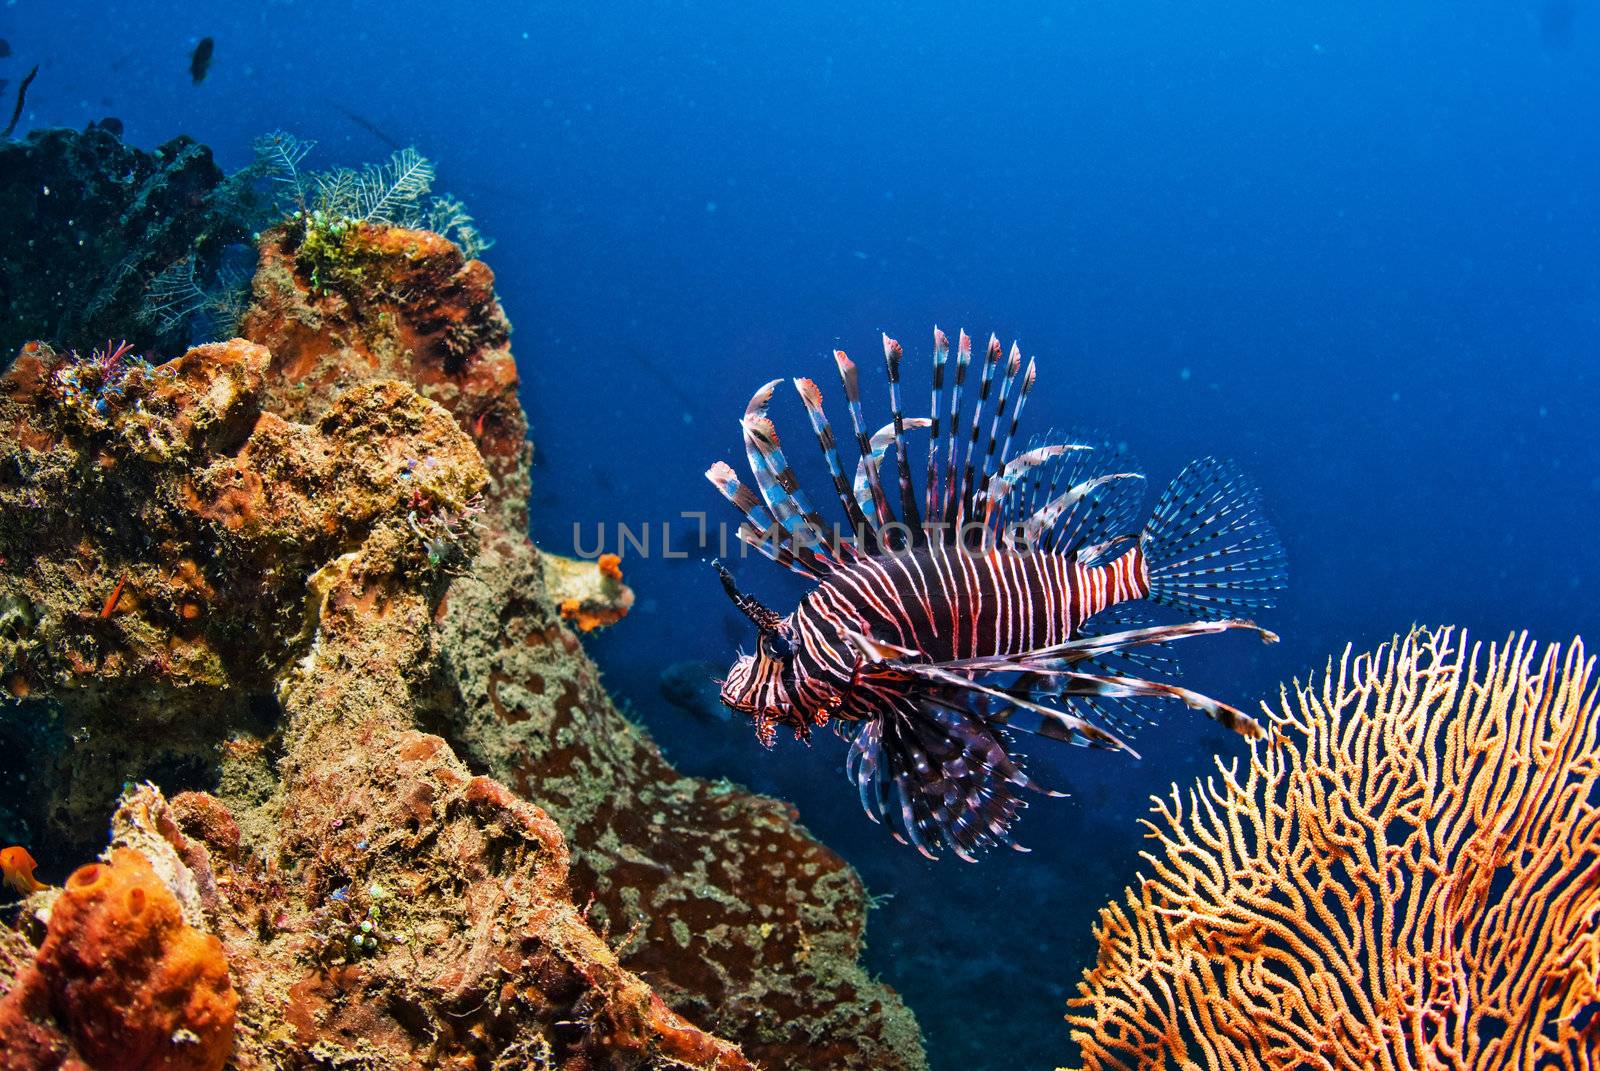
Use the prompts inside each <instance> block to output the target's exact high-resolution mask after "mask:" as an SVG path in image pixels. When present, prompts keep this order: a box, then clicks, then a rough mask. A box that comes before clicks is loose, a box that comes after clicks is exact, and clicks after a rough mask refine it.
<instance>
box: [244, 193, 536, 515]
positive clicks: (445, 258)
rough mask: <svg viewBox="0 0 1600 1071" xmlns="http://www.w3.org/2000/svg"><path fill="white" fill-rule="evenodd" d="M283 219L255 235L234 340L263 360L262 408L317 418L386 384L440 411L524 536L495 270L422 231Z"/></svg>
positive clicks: (520, 438)
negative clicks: (253, 263)
mask: <svg viewBox="0 0 1600 1071" xmlns="http://www.w3.org/2000/svg"><path fill="white" fill-rule="evenodd" d="M307 234H308V231H307V225H306V224H305V223H304V222H300V221H293V222H290V223H285V224H283V225H282V226H279V227H276V228H274V229H272V230H270V231H268V232H267V233H265V234H264V235H262V238H261V243H260V250H261V259H260V264H259V266H258V268H257V270H256V276H255V283H254V287H253V301H252V305H251V308H250V310H249V311H248V312H247V313H246V314H245V317H244V321H243V323H242V325H241V327H240V332H241V333H242V334H243V335H244V336H245V337H247V338H250V339H253V340H254V341H256V342H259V343H261V344H262V345H264V346H266V347H267V348H268V349H269V350H271V351H272V370H271V375H270V376H269V377H268V391H269V392H270V395H271V403H270V408H272V410H273V411H274V412H278V413H281V414H283V415H284V416H286V417H288V418H289V419H291V420H304V421H312V420H315V419H316V418H318V417H320V416H321V415H322V413H323V412H324V411H325V410H326V409H327V408H328V406H329V405H331V404H332V402H333V399H334V398H335V397H336V396H337V395H338V394H339V393H340V392H341V391H343V390H344V389H346V388H347V387H349V386H350V385H352V384H354V383H358V382H361V381H362V380H366V379H374V378H385V377H388V378H394V379H401V380H404V381H406V382H407V383H410V384H411V385H412V387H413V388H415V389H416V390H417V391H418V392H419V393H420V394H422V395H423V396H424V397H426V398H430V399H432V400H433V401H436V402H438V403H439V404H440V405H442V406H444V408H445V409H447V410H449V411H450V413H451V414H452V415H453V416H454V417H455V418H456V421H457V422H458V423H459V424H460V425H461V427H462V429H463V430H464V431H465V432H466V433H467V434H468V435H470V436H471V437H472V440H473V442H474V443H475V444H476V445H477V447H478V451H479V453H480V454H482V456H483V461H484V464H485V466H486V467H487V468H488V470H489V478H490V485H489V489H488V492H487V494H486V498H487V499H488V501H489V503H490V506H491V512H493V511H495V510H497V509H498V510H503V511H504V512H503V513H502V515H501V517H500V520H501V522H502V524H503V525H504V526H505V527H506V528H507V529H510V530H518V531H520V530H521V529H523V528H526V527H527V519H528V518H527V488H528V461H529V458H530V457H531V447H530V446H529V445H528V438H527V436H528V423H527V420H526V418H525V417H524V416H523V412H522V405H521V403H520V402H519V401H518V400H517V367H516V362H515V361H513V360H512V357H511V350H510V348H509V346H508V342H509V340H510V337H511V325H510V324H509V323H508V322H507V321H506V318H505V315H504V314H503V313H502V312H501V311H500V305H499V302H498V301H497V300H496V298H495V293H494V273H493V272H491V271H490V270H489V267H488V265H486V264H484V263H483V262H482V261H479V260H467V259H465V258H464V257H463V256H462V255H461V251H460V250H459V249H457V248H456V246H455V245H454V244H453V243H452V242H450V241H449V240H447V239H445V238H442V237H440V236H439V235H437V234H433V233H432V232H430V231H413V230H406V229H403V228H400V227H377V226H371V225H368V224H360V225H353V226H351V227H350V228H349V229H347V230H344V231H342V232H340V233H339V234H338V235H336V236H335V235H330V234H328V233H326V232H325V231H317V230H312V231H311V232H310V235H311V240H310V241H308V238H307Z"/></svg>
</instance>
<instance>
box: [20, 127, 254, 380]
mask: <svg viewBox="0 0 1600 1071" xmlns="http://www.w3.org/2000/svg"><path fill="white" fill-rule="evenodd" d="M247 193H248V191H247V190H246V189H245V188H244V186H243V185H241V184H233V185H231V186H230V184H229V183H228V182H227V179H226V178H225V176H224V175H223V173H222V169H221V168H219V167H218V166H217V165H216V162H215V161H214V160H213V159H212V156H211V150H210V149H208V148H207V147H206V146H204V145H201V144H198V143H196V142H195V141H193V140H192V139H190V138H185V137H179V138H174V139H173V140H171V141H169V142H167V143H166V144H165V145H162V146H160V147H159V148H157V149H155V150H153V151H145V150H142V149H137V148H134V147H132V146H128V145H124V144H123V143H122V141H121V139H120V138H119V137H118V136H117V135H116V134H115V133H113V132H112V130H110V129H106V128H104V127H101V126H97V125H94V124H91V125H90V127H89V129H87V130H84V131H82V132H79V131H73V130H35V131H33V132H32V133H30V134H29V135H28V136H27V137H26V138H24V139H21V140H17V141H11V140H6V139H0V215H3V216H4V218H6V219H8V220H15V221H19V223H20V221H27V225H26V226H22V225H18V226H11V227H8V228H6V231H5V232H4V236H3V237H0V305H4V306H5V309H6V315H5V317H3V318H0V324H3V326H0V354H4V358H3V359H9V358H10V357H11V355H12V354H14V353H16V352H17V349H18V347H20V346H21V345H22V344H23V343H25V342H28V341H31V340H37V339H44V340H49V341H51V342H54V343H55V344H57V345H61V346H66V347H72V348H76V349H82V350H87V349H88V348H89V347H91V346H94V345H98V344H100V343H103V342H104V341H105V340H106V339H107V338H127V339H129V340H130V341H132V342H133V343H134V344H136V345H138V346H139V347H141V348H143V347H147V346H151V345H154V344H155V343H156V342H157V341H158V340H161V338H162V336H163V334H164V333H166V332H164V331H163V329H162V327H161V326H160V324H159V323H157V322H156V321H153V320H151V319H150V318H149V317H147V316H145V315H143V313H144V311H145V305H146V297H147V289H148V285H149V282H150V280H151V279H152V278H153V277H155V276H156V275H158V274H159V273H161V272H162V271H163V270H166V269H167V268H169V267H171V266H172V265H173V264H176V263H179V262H182V261H184V260H185V259H186V258H189V257H191V256H192V257H194V258H195V261H196V262H197V263H198V264H199V265H200V270H201V272H202V274H204V273H206V272H208V271H211V272H214V271H215V270H216V268H217V267H218V265H219V263H220V260H221V257H222V253H223V249H224V247H226V246H228V245H229V244H231V243H237V242H245V241H248V240H249V228H248V227H247V226H246V225H245V221H244V219H243V216H242V214H241V212H240V207H241V206H240V203H239V198H240V196H241V195H246V194H247Z"/></svg>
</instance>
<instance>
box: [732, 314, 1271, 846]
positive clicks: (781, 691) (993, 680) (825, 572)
mask: <svg viewBox="0 0 1600 1071" xmlns="http://www.w3.org/2000/svg"><path fill="white" fill-rule="evenodd" d="M884 353H885V357H886V359H887V363H888V379H889V391H890V406H891V409H892V415H893V419H892V421H891V422H890V423H889V424H888V425H886V426H885V427H884V428H882V429H881V430H879V431H878V432H877V433H876V434H869V433H868V429H867V427H866V425H864V424H863V422H862V411H861V400H860V389H859V376H858V373H857V369H856V366H855V364H854V363H853V362H852V361H851V360H850V359H849V357H847V356H846V355H845V354H844V353H843V352H841V351H836V352H835V353H834V359H835V362H836V364H837V366H838V369H839V374H840V379H841V382H842V384H843V388H844V392H845V397H846V401H847V404H848V407H849V411H850V420H851V425H852V430H853V432H854V438H855V441H856V447H857V451H858V453H859V455H860V456H859V460H858V461H857V463H856V466H855V472H854V475H853V479H852V478H849V477H847V475H846V470H845V468H844V463H843V461H842V460H841V458H840V455H839V449H838V444H837V442H836V440H835V438H834V433H833V428H832V425H831V424H830V423H829V421H828V418H827V415H826V414H825V412H824V411H823V405H822V394H821V391H820V390H819V389H818V388H817V386H816V384H815V383H812V382H811V381H810V380H805V379H798V380H795V381H794V385H795V387H796V389H797V390H798V392H799V394H800V399H801V401H802V403H803V404H804V406H805V408H806V411H807V414H808V415H809V417H810V420H811V426H812V431H813V432H814V433H815V436H816V438H817V441H818V443H819V444H820V446H821V449H822V455H823V458H824V459H825V460H826V462H827V465H828V468H829V471H830V473H831V474H832V477H833V484H834V490H835V492H836V493H837V496H838V499H839V504H840V507H841V509H842V511H843V513H844V517H845V521H844V523H843V524H836V525H834V526H833V527H831V528H830V527H829V526H828V525H827V524H826V523H825V522H824V521H823V519H822V517H821V515H820V514H819V513H818V512H817V510H816V509H815V507H814V506H813V505H812V504H811V502H810V501H809V499H808V498H807V496H806V495H805V493H804V492H803V491H802V490H801V488H800V486H799V480H798V479H797V478H796V476H795V474H794V471H793V469H792V467H791V466H790V464H789V462H788V460H787V458H786V457H785V456H784V453H783V449H782V447H781V445H780V443H779V440H778V434H777V430H776V429H775V428H774V426H773V424H772V421H771V419H770V418H769V417H768V416H767V406H768V405H769V403H770V402H771V400H772V397H773V393H774V391H775V389H776V388H777V386H778V384H779V383H780V382H782V381H781V380H774V381H772V382H771V383H768V384H766V385H765V386H764V387H762V388H761V389H760V390H759V391H757V392H756V395H755V397H754V398H752V399H751V401H750V405H749V407H748V408H747V409H746V411H745V416H744V420H743V422H742V425H741V426H742V431H743V438H744V444H745V453H746V456H747V460H748V463H749V466H750V472H751V477H752V481H753V484H752V485H750V486H747V485H745V484H743V483H741V482H740V481H739V479H738V477H737V476H736V475H735V474H734V471H733V469H732V467H731V466H729V465H727V464H726V463H722V462H719V463H717V464H716V465H713V466H712V467H711V469H710V470H709V471H708V472H707V473H706V475H707V477H708V478H709V479H710V480H711V481H712V483H714V484H715V485H716V486H717V488H718V489H719V490H720V491H721V492H722V494H723V495H724V497H726V498H727V499H728V500H729V501H730V502H732V503H733V504H734V506H735V507H736V508H737V509H739V511H740V512H741V513H742V514H743V515H744V518H745V520H744V523H743V524H742V525H741V526H740V529H739V535H740V538H741V539H742V540H743V541H744V542H745V543H746V544H748V545H749V546H751V547H753V548H755V549H756V550H757V551H759V552H760V553H762V554H763V555H765V556H766V557H768V558H770V559H771V560H773V561H775V562H777V563H779V564H781V565H783V566H786V567H787V568H789V569H790V570H792V571H794V572H796V573H799V574H801V575H802V576H805V577H806V578H808V579H809V580H810V581H812V582H813V584H814V586H813V587H812V589H811V590H810V591H809V592H808V593H807V594H806V596H805V597H804V598H803V599H802V600H801V601H800V604H799V606H798V607H797V608H796V609H795V611H794V612H793V613H792V614H790V615H788V616H787V617H784V616H781V615H779V614H777V613H776V612H774V611H772V610H769V609H767V608H766V607H765V606H763V605H761V603H760V602H758V601H757V600H756V599H755V598H754V597H752V596H750V595H747V594H743V593H741V592H740V591H739V590H738V588H737V587H736V586H735V584H734V581H733V577H732V576H731V575H730V574H729V573H728V571H727V570H726V569H725V568H723V566H722V565H721V564H720V563H718V565H717V569H718V571H719V573H720V575H721V577H722V583H723V586H724V588H725V589H726V590H727V592H728V595H729V597H730V598H732V599H733V601H734V603H735V604H736V605H737V606H738V607H739V608H740V609H741V610H742V611H743V612H744V613H745V614H746V615H747V616H749V617H750V619H751V620H752V621H753V622H754V623H755V625H756V629H757V632H758V634H759V643H758V646H757V650H756V653H755V654H753V655H743V656H741V657H740V658H739V659H738V661H737V662H736V663H735V664H734V666H733V668H732V669H731V670H729V672H728V676H727V679H726V680H725V681H724V682H723V686H722V701H723V702H724V703H726V704H727V705H728V706H729V707H731V708H733V709H735V710H738V711H741V712H743V713H744V714H746V715H747V716H749V718H750V719H751V721H752V723H753V724H754V726H755V730H756V733H757V735H758V736H759V737H760V738H761V740H762V742H763V743H766V744H768V745H769V746H770V745H771V743H772V741H773V739H774V737H775V734H776V727H777V726H778V725H787V726H789V727H790V728H792V729H793V730H794V731H795V734H796V735H797V736H799V737H801V738H804V739H809V737H810V733H811V729H812V728H813V727H816V726H822V725H826V724H829V723H832V724H833V725H834V727H835V728H836V730H837V731H838V732H839V733H840V735H841V736H843V737H844V738H845V739H846V740H847V741H849V745H850V751H849V756H848V759H847V761H846V769H847V772H848V773H849V775H850V777H851V779H852V780H854V781H855V783H856V786H857V788H858V790H859V792H860V794H861V802H862V806H863V807H864V808H865V809H866V812H867V814H868V816H869V817H871V818H873V819H874V820H875V821H876V820H883V821H886V822H888V823H889V825H890V826H891V829H892V830H893V831H894V833H895V836H896V838H897V839H900V840H903V841H906V842H908V843H910V844H912V845H913V846H915V847H916V848H917V849H918V850H919V851H921V852H922V853H923V854H924V855H928V856H930V857H933V856H934V854H935V853H936V852H937V851H938V850H939V849H940V848H941V847H943V848H948V849H949V850H951V851H953V852H954V853H955V854H956V855H958V856H960V857H961V858H963V859H967V860H969V861H970V860H971V859H972V858H973V857H974V853H975V852H977V851H979V850H982V849H984V848H987V847H990V846H993V845H995V844H1011V839H1010V830H1011V826H1012V823H1013V822H1014V821H1015V819H1016V817H1017V814H1018V812H1019V811H1020V810H1021V808H1022V807H1023V806H1024V803H1023V801H1022V798H1021V793H1022V791H1023V790H1032V791H1038V792H1044V793H1047V794H1051V795H1054V794H1056V793H1053V792H1050V790H1048V789H1045V788H1043V787H1042V786H1040V785H1039V784H1037V783H1036V782H1035V781H1034V780H1033V779H1032V778H1031V777H1030V776H1029V775H1028V774H1026V773H1025V772H1024V771H1023V769H1022V765H1021V762H1020V760H1019V759H1018V758H1017V756H1016V755H1015V754H1014V753H1013V750H1012V746H1011V745H1012V740H1013V736H1012V734H1013V733H1014V732H1024V733H1029V734H1032V735H1036V736H1042V737H1048V738H1051V739H1055V740H1062V741H1066V742H1069V743H1074V744H1081V745H1085V746H1090V747H1098V748H1105V749H1111V750H1122V751H1129V752H1132V748H1130V747H1129V746H1128V745H1127V744H1126V743H1125V742H1124V741H1123V739H1122V738H1121V736H1119V735H1118V734H1119V732H1126V731H1127V729H1128V727H1129V726H1130V724H1131V723H1132V722H1134V721H1137V720H1141V719H1142V714H1141V712H1140V709H1139V707H1140V704H1141V703H1142V701H1144V700H1148V699H1161V698H1167V699H1177V700H1179V701H1181V702H1183V703H1185V704H1187V705H1188V706H1190V707H1192V708H1194V709H1197V710H1200V711H1203V712H1204V713H1206V714H1208V715H1209V716H1211V717H1213V718H1215V719H1216V720H1217V721H1219V722H1221V723H1222V724H1223V725H1225V726H1227V727H1229V728H1231V729H1233V730H1235V731H1237V732H1239V733H1241V734H1243V735H1245V736H1251V737H1253V736H1257V735H1259V734H1260V732H1261V727H1260V726H1259V724H1258V723H1257V722H1256V721H1255V720H1254V719H1252V718H1250V717H1249V716H1247V715H1245V714H1243V713H1241V712H1240V711H1238V710H1236V709H1234V708H1233V707H1231V706H1228V705H1227V704H1225V703H1221V702H1218V701H1217V700H1214V699H1210V698H1208V697H1206V696H1203V695H1200V694H1198V693H1196V692H1193V691H1190V690H1188V689H1185V688H1181V687H1179V686H1177V685H1175V684H1171V683H1166V682H1162V681H1156V680H1150V679H1147V678H1145V677H1142V676H1135V675H1133V673H1131V672H1129V669H1130V667H1132V668H1138V667H1146V668H1148V667H1151V666H1154V665H1155V664H1156V663H1158V662H1166V661H1167V659H1165V658H1162V657H1160V656H1159V655H1158V654H1156V652H1158V651H1160V650H1161V649H1162V645H1165V644H1167V643H1170V642H1172V641H1175V640H1179V639H1184V638H1187V637H1190V636H1197V635H1204V634H1210V633H1216V632H1222V631H1226V630H1229V629H1248V630H1252V631H1254V632H1256V633H1258V634H1259V635H1260V636H1261V637H1262V638H1263V639H1265V640H1268V641H1272V640H1275V639H1276V638H1277V637H1275V636H1274V635H1273V634H1272V633H1270V632H1267V631H1266V630H1264V629H1261V628H1259V627H1258V626H1256V625H1255V624H1253V623H1252V622H1249V621H1246V620H1239V619H1237V618H1235V617H1233V616H1232V615H1234V614H1236V613H1241V612H1249V611H1252V610H1256V609H1262V608H1267V607H1269V606H1270V605H1271V603H1272V600H1273V598H1274V597H1275V595H1276V593H1277V592H1278V591H1280V590H1281V589H1282V587H1283V584H1284V576H1285V573H1284V557H1283V551H1282V547H1281V545H1280V544H1279V542H1278V538H1277V535H1276V533H1274V531H1273V530H1272V527H1271V526H1270V524H1269V523H1268V522H1267V520H1266V519H1265V517H1264V516H1263V514H1262V512H1261V509H1260V503H1259V496H1258V494H1257V492H1256V491H1255V489H1254V488H1253V487H1252V486H1251V485H1250V484H1249V483H1247V482H1246V481H1245V480H1244V478H1243V477H1242V476H1240V475H1239V473H1238V472H1237V471H1236V470H1235V469H1234V468H1233V466H1232V465H1230V464H1227V463H1225V462H1219V461H1216V460H1213V459H1209V458H1208V459H1204V460H1201V461H1197V462H1194V463H1193V464H1191V465H1189V466H1188V467H1187V468H1186V469H1185V470H1184V471H1183V473H1182V474H1181V475H1179V477H1178V478H1177V479H1176V480H1174V481H1173V483H1172V484H1171V486H1169V487H1168V488H1167V490H1166V491H1165V493H1164V494H1163V495H1162V496H1161V499H1160V501H1159V502H1158V503H1157V505H1156V508H1155V511H1154V513H1153V514H1152V516H1151V518H1150V520H1149V522H1148V524H1146V525H1145V527H1144V529H1143V530H1142V531H1139V530H1138V529H1137V527H1136V525H1135V517H1136V516H1137V514H1138V512H1139V508H1140V500H1141V497H1142V496H1141V492H1140V487H1141V484H1142V482H1143V477H1142V476H1140V475H1139V474H1138V473H1136V472H1130V471H1121V470H1122V469H1123V468H1126V467H1127V466H1126V465H1125V459H1124V458H1122V457H1121V456H1120V455H1118V454H1117V453H1116V452H1115V451H1112V450H1109V449H1106V448H1104V447H1102V446H1098V445H1096V444H1093V443H1081V442H1062V443H1054V444H1047V445H1041V446H1029V447H1028V448H1027V449H1025V450H1022V451H1021V452H1018V453H1016V454H1013V453H1012V450H1011V447H1012V443H1013V442H1014V441H1015V436H1016V432H1017V427H1018V424H1019V421H1020V418H1021V414H1022V409H1023V405H1024V403H1025V402H1026V401H1027V398H1028V394H1029V392H1030V391H1031V389H1032V387H1033V383H1034V366H1033V363H1032V362H1031V361H1030V362H1029V363H1028V365H1027V368H1026V370H1024V369H1023V366H1022V356H1021V353H1020V351H1019V350H1018V349H1017V347H1016V346H1015V345H1013V346H1012V348H1011V351H1010V353H1009V355H1006V356H1003V355H1002V350H1001V347H1000V343H999V341H998V340H997V339H995V338H994V337H992V336H991V338H990V340H989V345H988V348H987V351H986V353H985V356H984V358H983V360H982V362H981V367H980V368H979V376H978V384H977V388H976V393H977V398H976V401H975V404H974V406H973V412H972V414H971V416H970V419H969V420H968V422H967V424H966V426H965V427H961V424H962V421H961V406H962V395H963V394H964V393H965V392H966V391H967V390H968V388H969V383H968V372H969V369H970V366H971V365H972V363H973V359H972V347H971V341H970V339H969V338H968V336H967V334H966V332H962V333H961V335H960V338H959V342H958V345H957V347H956V353H955V364H956V367H955V375H954V383H953V385H952V389H951V391H950V392H949V395H948V400H949V404H950V417H949V421H948V424H945V423H944V422H942V421H941V411H942V407H943V403H944V401H945V400H946V395H945V392H944V381H945V378H946V371H947V365H948V364H949V360H950V356H951V355H950V344H949V341H948V339H947V338H946V337H945V335H944V333H943V332H941V331H939V330H938V329H935V330H934V357H933V396H932V403H931V409H930V415H929V416H927V417H913V418H908V417H906V416H905V415H904V411H903V409H902V406H901V397H900V361H901V356H902V353H901V347H900V345H899V343H897V342H895V341H894V340H893V339H890V338H888V336H885V337H884ZM923 430H926V431H927V433H928V441H929V446H928V449H927V464H926V476H925V483H924V486H923V491H922V494H921V495H920V496H919V495H918V494H917V492H916V490H915V488H914V484H913V477H912V471H911V468H912V463H911V454H910V451H909V449H908V445H907V438H908V433H909V432H920V431H923ZM985 433H987V434H985ZM891 454H892V456H893V458H894V463H893V466H892V470H891V469H890V467H889V465H888V464H887V459H888V458H889V457H890V456H891ZM1152 603H1159V604H1164V605H1167V606H1171V607H1176V608H1178V609H1180V610H1182V611H1185V612H1187V613H1189V614H1190V615H1192V616H1194V617H1197V618H1200V619H1201V620H1195V621H1190V622H1187V623H1183V624H1168V625H1155V624H1151V623H1150V622H1149V621H1148V620H1140V613H1141V611H1142V610H1144V609H1146V608H1148V607H1149V606H1150V604H1152ZM1135 754H1136V753H1135ZM1012 846H1013V847H1016V845H1014V844H1013V845H1012Z"/></svg>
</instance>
